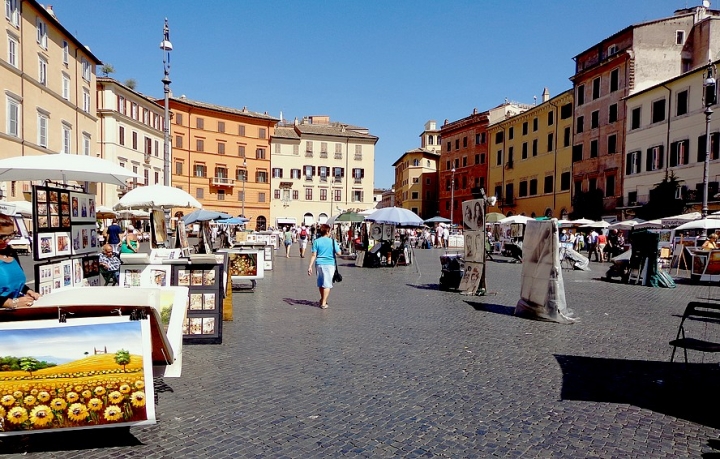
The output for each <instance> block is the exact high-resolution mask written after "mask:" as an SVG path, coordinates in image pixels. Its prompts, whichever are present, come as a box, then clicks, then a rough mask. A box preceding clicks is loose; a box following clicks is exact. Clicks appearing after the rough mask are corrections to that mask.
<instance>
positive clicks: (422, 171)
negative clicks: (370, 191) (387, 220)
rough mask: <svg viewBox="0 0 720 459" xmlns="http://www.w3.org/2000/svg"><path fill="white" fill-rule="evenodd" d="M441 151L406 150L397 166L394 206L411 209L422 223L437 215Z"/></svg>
mask: <svg viewBox="0 0 720 459" xmlns="http://www.w3.org/2000/svg"><path fill="white" fill-rule="evenodd" d="M439 159H440V152H438V151H432V150H428V149H425V148H416V149H414V150H410V151H406V152H405V153H404V154H403V155H402V156H401V157H400V158H398V160H397V161H395V162H394V163H393V167H395V206H396V207H402V208H404V209H408V210H412V211H413V212H415V213H416V214H418V215H419V216H420V217H421V218H422V219H423V220H427V219H428V218H432V217H435V216H436V215H438V188H437V187H438V185H437V183H438V182H437V180H438V169H437V165H438V160H439Z"/></svg>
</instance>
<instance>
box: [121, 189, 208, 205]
mask: <svg viewBox="0 0 720 459" xmlns="http://www.w3.org/2000/svg"><path fill="white" fill-rule="evenodd" d="M160 207H197V208H201V207H202V204H200V202H198V200H197V199H195V198H193V197H192V196H191V195H190V194H189V193H188V192H187V191H183V190H181V189H180V188H175V187H173V186H165V185H149V186H139V187H137V188H135V189H134V190H130V191H128V192H127V193H126V194H125V196H123V197H122V198H120V201H119V202H118V203H117V204H115V206H113V209H115V210H122V209H148V208H160Z"/></svg>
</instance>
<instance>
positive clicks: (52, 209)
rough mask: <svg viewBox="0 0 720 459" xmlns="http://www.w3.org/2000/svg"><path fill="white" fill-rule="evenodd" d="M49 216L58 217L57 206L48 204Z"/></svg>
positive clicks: (58, 210) (58, 208)
mask: <svg viewBox="0 0 720 459" xmlns="http://www.w3.org/2000/svg"><path fill="white" fill-rule="evenodd" d="M50 215H60V207H59V204H50Z"/></svg>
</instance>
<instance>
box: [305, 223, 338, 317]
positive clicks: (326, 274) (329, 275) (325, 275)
mask: <svg viewBox="0 0 720 459" xmlns="http://www.w3.org/2000/svg"><path fill="white" fill-rule="evenodd" d="M318 233H319V237H318V238H317V239H315V240H314V241H313V244H312V255H311V256H310V266H308V276H312V273H313V265H315V269H316V270H317V286H318V290H319V291H320V307H321V308H322V309H327V307H328V303H327V300H328V296H329V295H330V289H331V288H332V287H333V282H340V281H341V280H342V277H340V274H339V273H338V272H337V259H336V258H335V255H336V254H340V253H341V252H340V246H339V245H338V243H337V242H335V239H332V238H331V237H330V226H329V225H320V228H319V229H318Z"/></svg>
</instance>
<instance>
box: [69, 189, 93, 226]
mask: <svg viewBox="0 0 720 459" xmlns="http://www.w3.org/2000/svg"><path fill="white" fill-rule="evenodd" d="M91 203H92V204H91ZM68 218H69V219H70V220H72V222H73V223H81V222H87V223H91V222H94V221H95V199H94V198H93V197H92V195H90V194H87V193H77V192H73V193H70V212H69V214H68Z"/></svg>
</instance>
